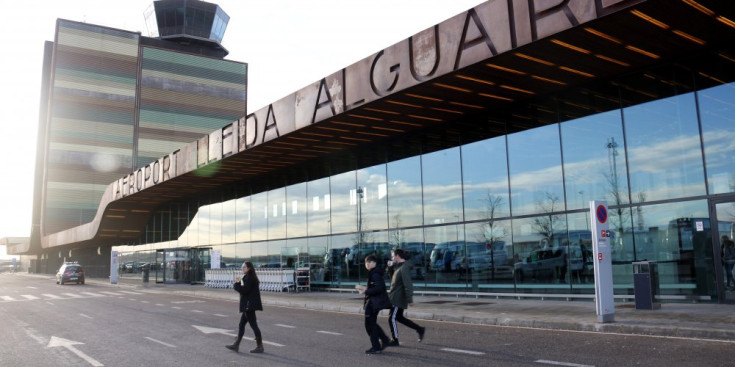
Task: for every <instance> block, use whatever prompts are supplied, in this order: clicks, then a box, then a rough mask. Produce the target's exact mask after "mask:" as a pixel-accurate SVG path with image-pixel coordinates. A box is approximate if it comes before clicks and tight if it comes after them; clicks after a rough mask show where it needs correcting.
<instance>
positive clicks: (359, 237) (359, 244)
mask: <svg viewBox="0 0 735 367" xmlns="http://www.w3.org/2000/svg"><path fill="white" fill-rule="evenodd" d="M364 194H365V191H364V190H363V189H362V186H358V187H357V254H355V259H358V258H359V257H358V256H357V255H358V254H362V197H363V195H364ZM357 267H358V269H360V264H357ZM357 274H358V277H359V276H360V271H359V270H358V273H357Z"/></svg>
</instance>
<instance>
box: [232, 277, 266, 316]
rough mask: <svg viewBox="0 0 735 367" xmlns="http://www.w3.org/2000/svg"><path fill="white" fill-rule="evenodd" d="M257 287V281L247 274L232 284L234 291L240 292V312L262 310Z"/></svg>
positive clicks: (258, 285)
mask: <svg viewBox="0 0 735 367" xmlns="http://www.w3.org/2000/svg"><path fill="white" fill-rule="evenodd" d="M259 287H260V284H259V282H258V281H257V280H256V279H253V278H252V277H249V276H245V277H243V278H242V280H241V281H239V282H236V283H235V284H233V288H235V291H237V292H238V293H240V312H245V311H263V303H262V302H261V301H260V289H259Z"/></svg>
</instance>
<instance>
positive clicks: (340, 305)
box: [87, 279, 735, 342]
mask: <svg viewBox="0 0 735 367" xmlns="http://www.w3.org/2000/svg"><path fill="white" fill-rule="evenodd" d="M87 282H89V283H94V284H99V285H107V286H110V287H126V288H135V289H137V290H141V291H145V292H156V293H157V292H167V293H168V292H170V293H175V294H181V295H186V296H192V297H200V298H212V299H225V300H231V301H237V300H238V299H239V298H238V297H239V296H238V294H237V293H235V292H234V291H233V290H232V289H214V288H205V287H204V286H203V285H188V284H181V285H179V284H166V285H162V284H155V283H148V284H145V285H144V284H143V283H142V282H141V281H140V279H136V280H133V279H121V281H120V283H119V284H118V285H111V284H109V283H108V282H107V281H103V280H101V279H88V280H87ZM261 297H262V299H263V303H264V304H265V305H266V306H267V305H275V306H283V307H293V308H305V309H311V310H327V311H336V312H349V313H362V296H361V295H359V294H357V292H321V291H312V292H301V293H293V292H291V293H278V292H261ZM384 312H385V311H384ZM405 314H406V316H408V317H410V318H414V319H417V320H433V321H450V322H462V323H471V324H482V325H500V326H515V327H528V328H539V329H559V330H574V331H594V332H603V333H620V334H638V335H657V336H668V337H684V338H702V339H714V340H721V341H729V342H735V305H725V304H703V303H663V304H661V308H660V309H656V310H636V309H635V306H634V304H633V303H615V312H614V318H615V321H614V322H612V323H604V324H603V323H598V322H597V314H596V313H595V304H594V302H591V301H590V302H586V301H536V300H514V299H490V298H458V297H428V296H426V297H414V304H413V305H412V306H411V307H409V309H408V310H407V311H406V313H405Z"/></svg>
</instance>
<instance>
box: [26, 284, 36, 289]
mask: <svg viewBox="0 0 735 367" xmlns="http://www.w3.org/2000/svg"><path fill="white" fill-rule="evenodd" d="M26 288H30V289H38V287H32V286H30V285H29V286H27V287H26Z"/></svg>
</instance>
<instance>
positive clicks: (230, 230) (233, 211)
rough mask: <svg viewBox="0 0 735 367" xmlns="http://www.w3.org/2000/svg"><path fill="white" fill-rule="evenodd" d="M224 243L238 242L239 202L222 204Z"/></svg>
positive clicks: (232, 201)
mask: <svg viewBox="0 0 735 367" xmlns="http://www.w3.org/2000/svg"><path fill="white" fill-rule="evenodd" d="M221 228H222V243H234V242H237V237H236V235H237V200H235V199H231V200H227V201H225V202H224V203H222V225H221Z"/></svg>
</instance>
